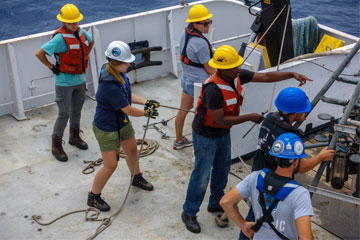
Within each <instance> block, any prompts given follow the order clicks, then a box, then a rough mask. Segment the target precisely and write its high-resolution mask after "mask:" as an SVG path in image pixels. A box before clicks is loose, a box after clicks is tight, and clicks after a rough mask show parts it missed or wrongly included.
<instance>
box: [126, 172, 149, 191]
mask: <svg viewBox="0 0 360 240" xmlns="http://www.w3.org/2000/svg"><path fill="white" fill-rule="evenodd" d="M131 185H133V186H135V187H139V188H141V189H143V190H146V191H152V190H153V189H154V186H153V185H152V184H151V183H149V182H148V181H146V179H145V178H143V176H142V173H139V174H138V175H135V176H134V180H133V182H132V184H131Z"/></svg>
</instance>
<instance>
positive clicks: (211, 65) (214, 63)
mask: <svg viewBox="0 0 360 240" xmlns="http://www.w3.org/2000/svg"><path fill="white" fill-rule="evenodd" d="M243 62H244V59H243V58H240V57H239V60H238V61H236V62H235V63H233V64H230V65H221V64H217V63H216V62H214V60H213V58H212V59H210V61H209V62H208V64H209V66H210V67H213V68H216V69H232V68H236V67H239V66H240V65H241V64H242V63H243Z"/></svg>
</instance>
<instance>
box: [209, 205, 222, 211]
mask: <svg viewBox="0 0 360 240" xmlns="http://www.w3.org/2000/svg"><path fill="white" fill-rule="evenodd" d="M207 210H208V212H224V209H223V208H222V207H210V206H208V207H207Z"/></svg>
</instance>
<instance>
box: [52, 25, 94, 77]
mask: <svg viewBox="0 0 360 240" xmlns="http://www.w3.org/2000/svg"><path fill="white" fill-rule="evenodd" d="M77 32H78V34H79V37H80V39H78V38H76V37H75V35H74V34H73V33H71V32H69V31H68V30H66V28H65V27H64V26H62V27H61V28H59V29H58V30H56V32H55V34H54V36H55V35H56V34H58V33H60V34H61V35H62V36H63V37H64V40H65V43H66V45H67V48H68V50H67V52H63V53H56V54H55V55H58V56H59V63H60V66H59V70H60V72H63V73H70V74H82V73H85V71H86V68H87V66H88V61H89V56H88V49H87V46H88V45H89V44H88V41H87V40H86V39H85V34H84V33H83V32H82V31H81V30H80V28H78V30H77Z"/></svg>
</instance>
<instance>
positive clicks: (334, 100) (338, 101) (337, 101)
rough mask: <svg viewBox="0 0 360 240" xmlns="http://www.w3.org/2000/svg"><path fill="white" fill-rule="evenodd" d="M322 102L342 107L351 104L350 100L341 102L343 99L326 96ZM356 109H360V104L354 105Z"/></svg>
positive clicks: (322, 98)
mask: <svg viewBox="0 0 360 240" xmlns="http://www.w3.org/2000/svg"><path fill="white" fill-rule="evenodd" d="M321 101H323V102H326V103H331V104H336V105H341V106H346V105H347V104H348V103H349V101H348V100H341V99H337V98H331V97H326V96H322V97H321ZM354 108H356V109H357V108H360V104H359V103H356V104H355V105H354Z"/></svg>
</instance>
